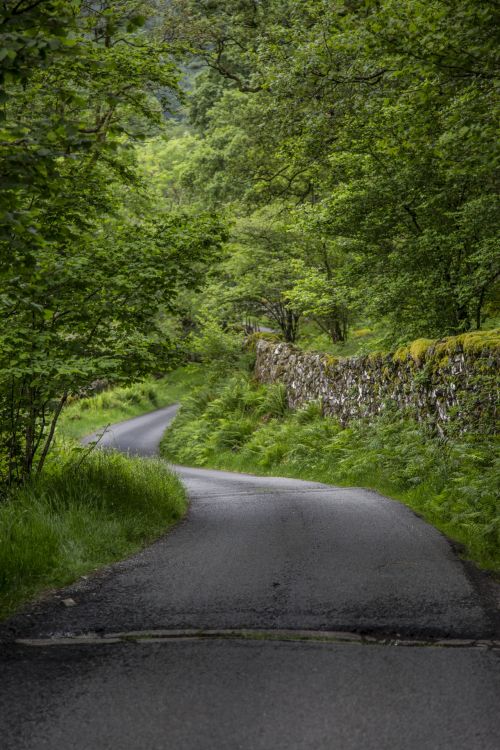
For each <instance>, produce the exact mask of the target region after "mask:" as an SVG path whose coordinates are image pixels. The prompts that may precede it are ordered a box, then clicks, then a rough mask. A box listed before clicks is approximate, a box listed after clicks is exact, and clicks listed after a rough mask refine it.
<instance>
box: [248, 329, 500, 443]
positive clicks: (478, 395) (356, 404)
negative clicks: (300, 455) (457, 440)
mask: <svg viewBox="0 0 500 750" xmlns="http://www.w3.org/2000/svg"><path fill="white" fill-rule="evenodd" d="M256 353H257V358H256V366H255V375H256V378H257V379H258V380H259V381H260V382H267V383H269V382H276V381H279V382H282V383H284V385H286V387H287V394H288V401H289V405H290V406H291V407H292V408H296V407H298V406H301V405H303V404H305V403H307V402H309V401H317V400H321V403H322V408H323V412H324V413H325V414H329V415H331V416H336V417H337V418H338V419H339V420H340V421H341V422H342V423H344V424H347V423H348V422H349V421H350V420H351V419H359V418H363V417H369V416H370V415H375V414H379V413H380V412H382V411H383V410H384V409H386V408H388V407H392V408H394V407H396V408H399V409H401V410H404V411H409V412H412V413H413V414H414V416H415V417H416V418H417V419H419V420H425V421H429V420H431V421H433V422H434V423H435V424H436V426H437V427H438V429H440V430H442V429H444V428H445V427H453V428H457V429H460V430H466V431H482V432H495V431H498V430H497V413H498V369H499V363H500V331H499V330H496V331H485V332H482V331H479V332H474V333H466V334H462V335H460V336H453V337H448V338H444V339H439V340H431V339H417V340H416V341H414V342H412V343H411V344H410V345H409V346H407V347H402V348H400V349H398V350H397V351H396V352H393V353H388V354H385V353H374V354H369V355H365V356H362V357H350V358H345V359H337V358H335V357H331V356H330V355H325V354H319V353H316V352H303V351H301V350H300V349H298V348H297V347H294V346H290V345H288V344H284V343H276V342H275V341H266V340H263V339H260V340H258V341H257V342H256Z"/></svg>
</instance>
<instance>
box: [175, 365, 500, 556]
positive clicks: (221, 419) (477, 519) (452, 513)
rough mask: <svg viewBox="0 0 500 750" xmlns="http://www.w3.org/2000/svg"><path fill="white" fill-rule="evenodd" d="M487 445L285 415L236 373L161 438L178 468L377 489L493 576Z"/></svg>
mask: <svg viewBox="0 0 500 750" xmlns="http://www.w3.org/2000/svg"><path fill="white" fill-rule="evenodd" d="M497 448H498V442H495V439H494V438H492V437H491V436H490V437H488V436H481V435H470V436H464V435H456V436H449V437H448V438H447V439H442V438H438V437H436V436H435V435H434V434H433V433H432V432H431V431H430V429H429V428H428V427H426V426H425V425H420V424H417V423H416V422H415V421H414V420H413V419H411V418H409V417H408V416H404V415H401V413H387V414H385V415H384V416H381V417H379V418H377V419H375V420H373V421H371V422H370V423H368V422H365V421H359V422H353V423H351V424H350V425H349V427H348V428H342V427H341V426H340V425H339V424H338V422H336V421H335V420H334V419H331V418H328V417H323V416H321V412H320V408H319V405H318V404H314V403H312V404H309V405H308V406H307V407H306V408H304V409H302V410H299V411H296V412H290V411H289V410H288V408H287V401H286V393H285V390H284V388H283V386H281V385H279V384H278V385H272V386H257V385H255V384H253V383H252V382H251V381H250V379H249V377H248V376H246V375H244V374H241V375H237V376H234V377H232V378H230V379H229V380H226V381H222V382H221V383H219V384H218V385H216V386H213V387H209V388H207V387H204V388H201V389H199V390H198V391H197V392H196V393H195V394H194V395H192V396H189V397H187V398H185V399H184V401H183V406H182V409H181V411H180V413H179V415H178V417H177V418H176V420H175V422H174V423H173V426H172V428H171V429H170V430H168V431H167V433H166V434H165V436H164V439H163V441H162V452H163V454H164V455H165V456H167V457H168V458H169V459H171V460H174V461H176V462H178V463H184V464H191V465H196V466H207V467H212V468H218V469H226V470H232V471H247V472H251V473H255V474H267V475H277V476H289V477H296V478H299V479H309V480H316V481H320V482H325V483H328V484H335V485H340V486H359V487H368V488H370V489H375V490H378V491H379V492H381V493H383V494H384V495H387V496H389V497H392V498H394V499H396V500H400V501H402V502H403V503H405V504H406V505H408V506H409V507H410V508H412V509H413V510H415V511H416V512H417V513H418V514H420V515H421V516H423V517H424V518H425V519H426V520H427V521H429V522H430V523H431V524H433V525H434V526H436V527H437V528H439V529H440V530H441V531H443V532H444V533H445V534H446V535H447V536H449V537H450V538H452V539H454V540H456V541H458V542H461V543H462V544H463V545H464V546H465V548H466V554H467V556H468V557H469V558H470V559H472V560H474V561H475V562H476V563H478V564H479V565H480V566H481V567H483V568H486V569H489V570H494V571H500V513H499V510H500V508H499V502H498V495H497V488H498V484H499V481H498V480H499V478H500V477H499V473H500V472H499V469H500V462H499V459H498V450H497Z"/></svg>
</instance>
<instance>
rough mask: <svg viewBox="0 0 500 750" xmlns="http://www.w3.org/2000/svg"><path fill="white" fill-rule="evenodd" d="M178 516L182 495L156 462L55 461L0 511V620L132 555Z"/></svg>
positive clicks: (96, 457)
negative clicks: (38, 595) (42, 594)
mask: <svg viewBox="0 0 500 750" xmlns="http://www.w3.org/2000/svg"><path fill="white" fill-rule="evenodd" d="M185 510H186V497H185V491H184V489H183V487H182V485H181V483H180V481H179V480H178V479H177V477H176V476H175V475H174V474H172V472H170V471H169V469H168V468H167V466H166V464H165V462H164V461H161V460H152V459H148V460H144V459H139V458H133V459H132V458H125V457H124V456H122V455H120V454H117V453H112V454H111V453H104V452H100V451H96V452H94V453H92V454H91V455H89V456H88V457H87V458H86V459H85V460H84V461H83V462H80V459H78V458H75V457H74V455H71V454H70V455H66V456H64V457H62V456H61V455H60V457H59V462H57V463H54V462H53V463H52V464H51V467H50V471H48V472H47V473H46V474H45V475H43V476H42V477H39V478H37V479H33V480H32V481H30V482H29V483H27V484H26V485H25V486H24V487H23V488H22V489H17V490H15V491H13V492H12V494H11V496H10V498H9V499H8V500H7V501H5V502H3V503H2V504H1V505H0V617H2V616H3V617H4V616H7V615H8V614H10V613H12V612H13V611H14V610H15V609H16V607H18V606H19V605H20V604H21V603H22V601H24V600H26V599H28V598H29V597H31V596H33V595H34V594H36V593H38V592H40V591H42V590H43V589H46V588H48V587H52V586H61V585H64V584H67V583H70V582H71V581H73V580H75V579H76V578H78V577H79V576H81V575H83V574H85V573H88V572H89V571H92V570H93V569H95V568H96V567H98V566H102V565H105V564H108V563H110V562H113V561H114V560H118V559H120V558H123V557H125V556H126V555H129V554H131V553H132V552H135V551H136V550H137V549H139V547H141V546H142V545H143V544H145V543H147V542H150V541H152V540H153V539H154V538H155V537H157V536H158V535H159V534H161V533H163V532H164V531H165V530H166V529H167V528H168V527H169V526H170V525H171V524H173V523H174V522H175V521H177V520H178V519H179V518H181V517H182V515H183V514H184V512H185Z"/></svg>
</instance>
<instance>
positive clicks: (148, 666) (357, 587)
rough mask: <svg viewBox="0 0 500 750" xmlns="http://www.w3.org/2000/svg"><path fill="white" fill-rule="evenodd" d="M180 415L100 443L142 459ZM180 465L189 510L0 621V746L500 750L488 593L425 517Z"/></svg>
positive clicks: (317, 489) (381, 503)
mask: <svg viewBox="0 0 500 750" xmlns="http://www.w3.org/2000/svg"><path fill="white" fill-rule="evenodd" d="M175 410H176V408H175V407H167V408H166V409H161V410H159V411H157V412H154V413H152V414H148V415H144V416H142V417H138V418H137V419H133V420H129V421H127V422H124V423H121V424H120V425H115V426H114V427H113V428H112V429H111V430H109V431H108V432H107V433H106V434H105V435H104V436H103V438H102V439H101V441H100V444H101V445H103V446H105V447H108V448H116V449H118V450H122V451H128V452H130V453H137V454H141V455H146V456H148V455H153V454H154V453H156V452H157V447H158V442H159V439H160V437H161V434H162V432H163V431H164V429H165V427H166V426H167V425H168V423H169V421H170V420H171V419H172V417H173V416H174V414H175ZM176 470H177V471H178V472H179V474H180V476H181V478H182V480H183V481H184V483H185V484H186V486H187V488H188V492H189V496H190V500H191V505H190V510H189V513H188V516H187V518H186V519H185V520H184V521H182V522H181V523H180V524H179V525H178V526H177V527H176V528H174V529H173V530H172V531H171V532H170V533H168V534H167V535H166V536H165V537H163V538H162V539H160V540H159V541H158V542H156V543H155V544H153V545H152V546H151V547H149V548H147V549H146V550H144V551H143V552H141V553H140V554H138V555H136V556H134V557H132V558H130V559H128V560H126V561H124V562H122V563H119V564H117V565H114V566H111V567H110V568H108V569H106V570H105V571H102V572H100V573H98V574H97V575H95V576H92V577H89V578H88V579H82V580H81V581H79V582H77V584H75V585H74V586H72V587H69V588H68V589H66V590H64V591H63V592H55V593H54V594H53V595H51V596H49V597H48V598H47V599H45V600H44V601H43V602H41V603H39V604H38V605H37V606H35V607H32V608H31V610H29V611H26V612H25V613H24V614H20V615H18V616H16V617H15V618H13V619H12V620H11V621H10V622H8V623H6V624H5V625H4V626H3V627H2V628H1V629H0V637H1V638H3V646H2V657H1V659H0V738H1V741H0V744H1V746H2V748H6V750H10V749H11V748H12V750H14V748H15V749H16V750H18V749H19V750H21V749H24V748H50V749H51V750H52V749H53V750H59V748H60V749H61V750H66V749H68V750H71V749H73V748H75V750H76V749H78V750H83V749H84V748H85V749H86V748H88V749H89V750H90V749H91V750H100V749H101V748H103V749H104V748H113V749H114V748H116V749H117V750H129V749H133V750H150V749H151V750H153V749H154V750H156V749H158V750H160V749H161V750H163V749H164V748H165V749H167V748H168V749H169V750H170V748H172V750H212V749H213V750H226V749H227V750H237V749H239V748H241V749H242V750H281V749H283V750H299V749H301V750H302V749H304V750H305V749H307V750H309V749H310V750H334V749H335V750H337V748H338V750H354V749H356V750H358V749H359V750H365V749H368V750H370V749H371V748H373V749H374V750H379V749H380V750H386V749H387V750H393V749H394V750H396V749H397V750H399V749H400V748H403V749H406V748H409V749H411V750H413V748H415V750H444V749H447V748H450V750H451V749H453V750H461V749H462V748H463V749H464V750H475V749H476V748H478V749H479V748H481V749H484V750H489V749H490V748H491V749H493V748H495V749H496V748H498V747H500V721H499V713H500V712H499V711H498V708H499V702H500V701H499V699H500V674H499V669H498V666H499V662H498V656H499V652H500V642H499V641H498V640H497V639H498V636H499V634H498V625H497V619H496V607H495V598H496V591H497V590H498V587H497V586H496V585H495V584H494V583H492V582H491V581H489V580H488V579H486V577H485V576H483V575H482V574H480V573H478V572H477V571H475V570H474V569H473V568H472V567H471V566H467V565H464V563H463V562H462V561H461V560H460V558H459V557H458V555H457V553H456V551H455V550H454V549H453V547H452V546H451V545H450V544H449V542H448V541H447V540H446V539H445V538H444V537H442V536H441V535H440V534H439V533H438V532H437V531H436V530H435V529H433V528H432V527H431V526H429V525H427V524H425V523H424V522H423V521H422V520H421V519H419V518H417V517H416V516H415V515H414V514H413V513H412V512H411V511H409V510H408V509H407V508H405V507H404V506H402V505H400V504H399V503H396V502H394V501H391V500H388V499H386V498H384V497H382V496H380V495H378V494H377V493H374V492H370V491H366V490H360V489H355V488H351V489H340V488H335V487H330V486H327V485H322V484H319V483H314V482H300V481H297V480H291V479H281V478H259V477H254V476H250V475H242V474H231V473H226V472H219V471H210V470H202V469H186V468H182V467H176ZM68 599H71V600H73V602H74V606H69V607H68V606H66V605H65V604H64V603H63V601H64V600H68Z"/></svg>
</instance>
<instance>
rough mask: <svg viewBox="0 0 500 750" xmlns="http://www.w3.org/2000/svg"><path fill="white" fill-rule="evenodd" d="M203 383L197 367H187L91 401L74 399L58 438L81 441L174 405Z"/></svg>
mask: <svg viewBox="0 0 500 750" xmlns="http://www.w3.org/2000/svg"><path fill="white" fill-rule="evenodd" d="M202 382H203V373H202V372H201V371H200V368H199V367H198V366H196V365H187V366H185V367H180V368H179V369H178V370H175V371H174V372H171V373H169V374H168V375H167V376H165V377H164V378H161V379H157V380H153V379H149V380H144V381H142V382H140V383H135V384H134V385H131V386H127V387H124V388H112V389H110V390H106V391H103V392H102V393H99V394H97V395H96V396H92V397H90V398H81V399H75V400H74V401H73V402H72V403H70V404H69V405H68V406H67V407H66V408H65V409H64V411H63V413H62V415H61V419H60V421H59V427H58V434H59V435H61V436H63V437H64V438H67V439H70V440H79V439H80V438H82V437H84V436H85V435H88V434H89V433H91V432H93V431H94V430H97V429H99V428H100V427H105V426H106V425H108V424H113V423H114V422H120V421H122V420H124V419H130V418H131V417H136V416H138V415H139V414H144V413H145V412H148V411H153V410H154V409H160V408H161V407H162V406H168V405H169V404H173V403H175V402H177V401H179V399H180V398H181V396H183V395H185V394H186V393H189V392H190V391H191V390H192V389H193V388H195V387H196V386H198V385H200V384H201V383H202Z"/></svg>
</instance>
